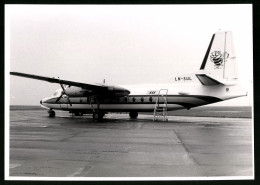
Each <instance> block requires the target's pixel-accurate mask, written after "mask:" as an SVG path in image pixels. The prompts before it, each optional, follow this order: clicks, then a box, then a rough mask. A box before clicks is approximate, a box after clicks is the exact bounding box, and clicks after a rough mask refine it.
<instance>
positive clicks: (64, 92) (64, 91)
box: [60, 84, 72, 106]
mask: <svg viewBox="0 0 260 185" xmlns="http://www.w3.org/2000/svg"><path fill="white" fill-rule="evenodd" d="M60 86H61V88H62V90H63V93H62V94H65V95H66V96H67V99H68V102H69V104H70V106H72V104H71V102H70V98H69V96H68V95H67V94H66V90H65V88H64V86H63V84H60Z"/></svg>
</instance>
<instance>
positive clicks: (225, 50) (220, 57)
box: [197, 31, 238, 84]
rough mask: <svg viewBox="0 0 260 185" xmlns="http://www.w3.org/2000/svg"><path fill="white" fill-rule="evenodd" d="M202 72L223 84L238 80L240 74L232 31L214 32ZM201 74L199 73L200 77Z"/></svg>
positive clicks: (201, 68)
mask: <svg viewBox="0 0 260 185" xmlns="http://www.w3.org/2000/svg"><path fill="white" fill-rule="evenodd" d="M200 72H203V74H204V75H206V76H209V77H210V78H211V79H213V80H216V81H218V82H220V83H222V84H226V83H236V82H237V80H238V75H237V69H236V62H235V52H234V46H233V39H232V33H231V32H229V31H226V32H218V33H215V34H213V36H212V38H211V41H210V44H209V47H208V49H207V51H206V54H205V57H204V59H203V62H202V64H201V67H200ZM199 76H200V75H199ZM199 76H198V75H197V77H198V78H199ZM199 80H200V78H199ZM200 81H201V80H200Z"/></svg>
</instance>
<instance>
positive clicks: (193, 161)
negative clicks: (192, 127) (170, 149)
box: [173, 129, 198, 165]
mask: <svg viewBox="0 0 260 185" xmlns="http://www.w3.org/2000/svg"><path fill="white" fill-rule="evenodd" d="M173 132H174V134H175V135H176V137H177V139H178V143H179V144H181V145H182V146H183V148H184V149H185V152H186V153H187V156H188V157H189V158H190V159H191V161H192V163H193V164H195V165H198V163H197V161H196V160H195V159H194V158H193V157H192V156H191V155H190V152H189V149H188V147H187V146H186V144H185V143H184V142H183V141H182V139H181V137H180V136H179V135H178V133H177V132H176V130H175V129H173Z"/></svg>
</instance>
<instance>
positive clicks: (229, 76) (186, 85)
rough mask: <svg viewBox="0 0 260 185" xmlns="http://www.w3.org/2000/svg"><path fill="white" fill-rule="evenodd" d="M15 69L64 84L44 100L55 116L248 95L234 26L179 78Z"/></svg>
mask: <svg viewBox="0 0 260 185" xmlns="http://www.w3.org/2000/svg"><path fill="white" fill-rule="evenodd" d="M10 74H11V75H16V76H20V77H25V78H32V79H36V80H43V81H47V82H50V83H57V84H60V86H61V89H58V90H57V91H55V93H54V94H53V95H52V96H51V97H48V98H44V99H42V100H41V101H40V103H41V105H42V106H43V107H45V108H47V109H49V111H48V113H49V116H50V117H53V116H55V112H54V110H55V109H57V110H63V111H69V112H70V113H73V114H75V115H78V116H79V115H83V114H86V113H93V118H94V119H102V118H103V116H104V115H105V114H106V113H108V112H129V115H130V117H131V118H137V116H138V112H154V113H155V112H156V111H157V108H159V107H160V106H161V107H164V109H163V110H165V109H167V110H168V111H172V110H179V109H190V108H193V107H198V106H202V105H207V104H211V103H216V102H220V101H224V100H228V99H232V98H236V97H241V96H246V95H247V93H246V92H244V91H243V90H242V88H241V87H240V85H239V83H238V75H237V71H236V63H235V53H234V48H233V42H232V34H231V32H217V33H215V34H213V36H212V38H211V41H210V43H209V46H208V49H207V51H206V54H205V57H204V59H203V61H202V64H201V67H200V70H199V71H198V72H196V73H194V74H193V76H190V75H184V76H178V77H175V79H174V80H175V81H176V83H167V84H166V83H165V84H149V85H147V84H146V85H144V84H142V85H122V86H112V85H106V84H88V83H80V82H75V81H67V80H62V79H59V78H49V77H43V76H38V75H31V74H25V73H19V72H10ZM196 78H197V79H196ZM158 110H159V109H158ZM161 110H162V109H161Z"/></svg>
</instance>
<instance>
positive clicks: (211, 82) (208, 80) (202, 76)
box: [196, 74, 223, 85]
mask: <svg viewBox="0 0 260 185" xmlns="http://www.w3.org/2000/svg"><path fill="white" fill-rule="evenodd" d="M196 76H197V78H198V79H199V81H200V83H201V84H202V85H220V84H222V83H220V82H219V81H217V80H215V79H213V78H211V77H209V76H207V75H206V74H196ZM222 85H223V84H222Z"/></svg>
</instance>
